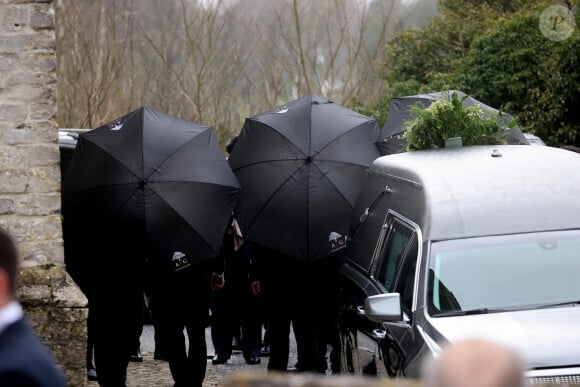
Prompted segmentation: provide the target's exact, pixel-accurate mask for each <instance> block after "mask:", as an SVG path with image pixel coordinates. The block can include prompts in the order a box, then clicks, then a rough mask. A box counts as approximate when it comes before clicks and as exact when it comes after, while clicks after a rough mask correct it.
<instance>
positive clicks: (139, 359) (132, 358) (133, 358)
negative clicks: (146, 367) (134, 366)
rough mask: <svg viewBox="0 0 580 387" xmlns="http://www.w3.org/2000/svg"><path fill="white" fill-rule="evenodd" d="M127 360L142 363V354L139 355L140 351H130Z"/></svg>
mask: <svg viewBox="0 0 580 387" xmlns="http://www.w3.org/2000/svg"><path fill="white" fill-rule="evenodd" d="M129 361H132V362H135V363H142V362H143V356H142V355H141V351H137V352H135V353H132V354H131V355H129Z"/></svg>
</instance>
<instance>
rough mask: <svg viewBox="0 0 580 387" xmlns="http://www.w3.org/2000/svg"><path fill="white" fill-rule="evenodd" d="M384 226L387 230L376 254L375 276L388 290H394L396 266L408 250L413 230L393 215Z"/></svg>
mask: <svg viewBox="0 0 580 387" xmlns="http://www.w3.org/2000/svg"><path fill="white" fill-rule="evenodd" d="M385 227H389V231H388V234H387V235H386V237H385V239H384V241H383V246H381V250H380V251H381V252H380V255H379V256H378V261H377V269H376V272H375V278H376V279H377V281H378V282H380V283H381V285H382V286H383V287H384V288H385V289H386V290H387V291H389V292H390V291H394V286H393V285H394V283H395V279H396V277H395V275H396V274H397V268H398V267H399V265H400V264H401V261H402V258H403V257H404V256H405V252H406V251H407V250H408V247H409V245H410V242H411V239H412V238H413V235H414V232H413V230H412V229H411V228H409V227H408V226H407V225H405V224H403V223H402V222H400V221H398V220H397V219H395V218H394V217H389V218H387V221H386V224H385Z"/></svg>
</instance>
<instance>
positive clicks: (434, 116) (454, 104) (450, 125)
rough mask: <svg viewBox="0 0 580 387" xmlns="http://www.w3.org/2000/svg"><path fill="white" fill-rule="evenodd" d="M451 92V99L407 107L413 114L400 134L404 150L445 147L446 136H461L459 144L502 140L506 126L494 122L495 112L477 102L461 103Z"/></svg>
mask: <svg viewBox="0 0 580 387" xmlns="http://www.w3.org/2000/svg"><path fill="white" fill-rule="evenodd" d="M465 98H466V97H464V98H463V99H461V100H459V98H458V97H457V93H453V95H452V96H451V101H447V100H437V101H435V102H433V103H432V104H431V105H430V106H429V107H428V108H422V107H420V106H418V105H415V106H412V107H411V112H412V113H414V116H415V118H414V119H411V120H409V121H407V122H406V123H405V126H406V130H405V132H404V134H403V135H402V136H403V138H404V139H405V140H406V142H407V150H408V151H414V150H421V149H432V148H442V147H445V144H446V140H449V139H455V138H461V140H460V142H461V144H462V145H463V146H467V145H498V144H505V143H506V138H507V133H508V129H509V128H511V127H512V126H513V124H514V123H513V122H510V123H509V124H508V125H507V127H503V126H501V125H500V124H499V123H498V120H497V118H498V115H499V116H501V114H502V113H501V112H499V113H498V115H495V114H493V113H490V112H488V111H486V110H484V109H482V108H481V106H464V105H463V103H462V102H463V100H464V99H465Z"/></svg>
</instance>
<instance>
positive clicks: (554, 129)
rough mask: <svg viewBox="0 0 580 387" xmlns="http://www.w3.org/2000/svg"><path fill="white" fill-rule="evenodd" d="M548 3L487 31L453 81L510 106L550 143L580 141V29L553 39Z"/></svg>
mask: <svg viewBox="0 0 580 387" xmlns="http://www.w3.org/2000/svg"><path fill="white" fill-rule="evenodd" d="M544 8H545V6H544V4H542V5H541V6H538V7H534V8H532V9H528V10H525V11H524V12H521V13H517V14H514V15H513V16H512V17H510V18H509V20H505V21H503V22H501V23H499V24H498V26H497V27H496V28H495V29H494V30H493V31H490V32H487V33H484V34H481V35H480V36H479V37H478V38H477V39H476V40H475V41H474V42H473V44H472V48H471V50H470V52H469V54H468V55H467V56H466V57H465V58H464V60H463V61H462V62H461V64H460V65H459V66H458V68H457V70H456V72H455V74H454V75H453V83H454V84H455V85H456V86H457V87H458V88H459V89H461V90H462V91H464V92H466V93H468V94H471V95H472V96H473V97H475V98H477V99H479V100H481V101H484V102H485V103H487V104H489V105H491V106H500V107H501V106H505V107H506V108H507V109H508V110H509V111H510V112H512V113H514V114H515V115H516V116H517V117H518V119H519V121H520V122H521V124H522V126H523V127H524V128H525V130H527V131H530V132H532V133H534V134H536V135H538V136H539V137H541V138H542V139H543V140H544V141H545V142H546V143H547V144H549V145H555V146H561V145H565V144H575V145H580V115H579V113H578V110H577V106H578V104H579V103H580V73H579V71H578V68H579V66H580V31H578V28H576V31H575V32H574V33H573V34H572V36H571V37H570V38H568V39H566V40H563V41H552V40H549V39H547V38H546V37H544V36H543V35H542V33H541V31H540V29H539V28H538V15H539V13H540V12H541V11H542V10H543V9H544ZM579 25H580V24H579Z"/></svg>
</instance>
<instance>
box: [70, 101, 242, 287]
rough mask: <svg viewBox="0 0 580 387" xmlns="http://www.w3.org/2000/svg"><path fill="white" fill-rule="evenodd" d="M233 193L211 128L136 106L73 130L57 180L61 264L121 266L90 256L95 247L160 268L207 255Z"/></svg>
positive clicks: (214, 250) (216, 244) (213, 251)
mask: <svg viewBox="0 0 580 387" xmlns="http://www.w3.org/2000/svg"><path fill="white" fill-rule="evenodd" d="M239 192H240V186H239V184H238V181H237V179H236V177H235V175H234V174H233V172H232V170H231V168H230V166H229V164H228V162H227V160H226V159H225V157H224V155H223V153H222V152H221V150H220V148H219V146H218V144H217V141H216V138H215V135H214V134H213V131H212V130H211V128H210V127H208V126H204V125H200V124H196V123H192V122H189V121H186V120H183V119H180V118H177V117H173V116H170V115H167V114H164V113H160V112H158V111H155V110H153V109H151V108H148V107H142V108H140V109H137V110H135V111H133V112H131V113H129V114H127V115H126V116H124V117H122V118H120V119H118V120H115V121H113V122H111V123H109V124H107V125H104V126H101V127H99V128H97V129H94V130H91V131H89V132H87V133H85V134H81V135H80V138H79V142H78V144H77V147H76V150H75V153H74V155H73V159H72V161H71V164H70V167H69V168H68V170H67V172H66V175H65V177H64V182H63V217H64V220H63V224H64V236H65V241H66V243H65V251H66V250H68V253H66V254H65V260H66V264H67V268H71V269H72V272H71V274H73V278H74V274H75V273H77V272H79V271H80V272H82V271H88V270H94V269H95V268H98V267H100V266H108V267H110V268H111V270H114V267H115V266H116V265H120V264H123V263H120V262H108V261H107V256H101V257H92V258H91V259H89V256H90V255H91V254H89V253H90V251H91V250H94V249H96V248H98V247H100V246H99V245H98V244H106V245H108V246H109V247H108V248H109V249H110V251H114V250H115V249H116V248H117V247H115V243H117V244H121V248H122V249H123V250H125V251H133V253H134V254H135V255H140V254H141V253H143V254H146V256H147V257H149V258H152V259H155V262H157V264H158V267H159V268H160V269H162V270H167V271H176V270H180V269H182V268H184V267H187V266H189V265H191V264H192V263H196V262H200V261H203V260H206V259H208V258H211V257H214V256H216V255H217V254H218V252H219V249H220V246H221V243H222V238H223V235H224V233H225V230H226V226H227V223H228V220H229V217H230V215H231V211H232V210H233V209H234V205H235V202H236V199H237V197H238V195H239ZM67 243H68V245H69V248H68V249H67ZM131 246H134V248H133V247H131ZM127 259H131V260H133V263H135V262H139V260H140V259H144V257H143V256H140V257H136V258H135V257H128V258H127ZM124 264H125V265H127V263H124ZM69 272H70V271H69Z"/></svg>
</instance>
